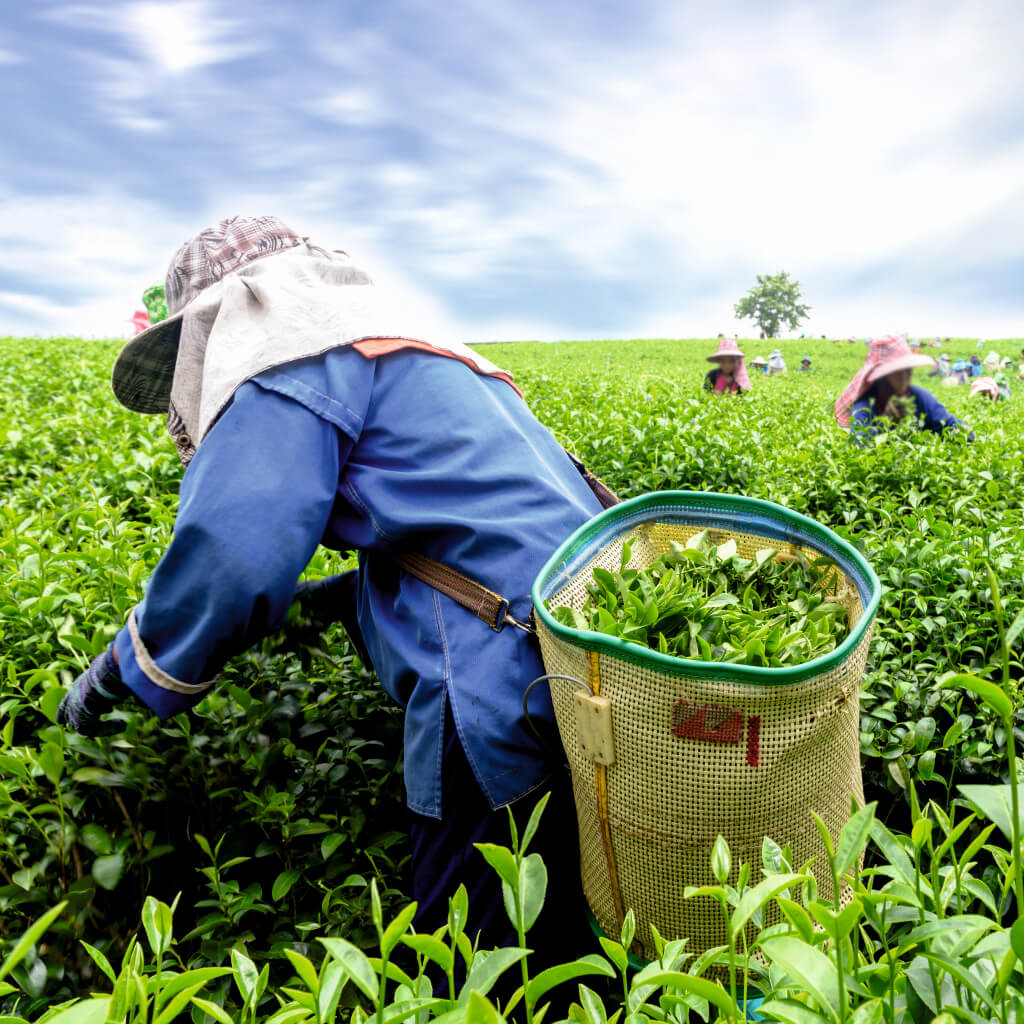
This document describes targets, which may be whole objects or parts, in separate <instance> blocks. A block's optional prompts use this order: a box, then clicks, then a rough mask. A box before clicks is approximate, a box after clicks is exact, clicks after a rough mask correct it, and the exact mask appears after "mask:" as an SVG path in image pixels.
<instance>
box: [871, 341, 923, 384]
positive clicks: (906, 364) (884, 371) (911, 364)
mask: <svg viewBox="0 0 1024 1024" xmlns="http://www.w3.org/2000/svg"><path fill="white" fill-rule="evenodd" d="M908 347H909V346H908ZM934 365H935V360H934V359H932V357H931V356H919V355H915V354H914V353H913V352H910V353H908V354H907V355H905V356H900V357H899V358H898V359H891V360H888V361H887V362H884V363H880V364H879V365H878V366H873V367H872V368H871V370H870V372H869V373H868V375H867V383H868V384H869V385H870V384H874V383H875V381H876V380H881V379H882V378H883V377H888V376H889V374H890V373H899V372H900V370H914V369H916V368H917V367H919V366H934ZM865 390H867V389H865Z"/></svg>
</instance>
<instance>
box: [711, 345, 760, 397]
mask: <svg viewBox="0 0 1024 1024" xmlns="http://www.w3.org/2000/svg"><path fill="white" fill-rule="evenodd" d="M708 362H711V363H715V364H716V365H715V368H714V369H713V370H709V371H708V373H707V375H706V376H705V377H704V390H705V391H714V392H715V393H716V394H724V393H729V394H740V393H741V392H743V391H749V390H750V376H749V375H748V373H747V367H746V365H745V363H744V362H743V353H742V352H741V351H740V347H739V345H737V344H736V339H735V338H722V339H721V340H720V341H719V342H718V351H716V352H714V353H712V354H711V355H709V356H708Z"/></svg>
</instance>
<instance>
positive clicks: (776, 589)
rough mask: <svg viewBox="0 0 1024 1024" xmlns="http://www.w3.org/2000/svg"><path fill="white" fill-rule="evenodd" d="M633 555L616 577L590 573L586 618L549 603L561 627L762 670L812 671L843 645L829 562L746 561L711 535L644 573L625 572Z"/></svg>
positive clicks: (774, 552)
mask: <svg viewBox="0 0 1024 1024" xmlns="http://www.w3.org/2000/svg"><path fill="white" fill-rule="evenodd" d="M719 536H721V535H719ZM632 548H633V545H632V542H631V541H630V540H627V541H626V542H625V543H624V544H623V547H622V552H621V555H620V560H619V570H618V572H611V571H609V570H608V569H603V568H601V567H599V566H598V567H595V568H594V570H593V580H592V582H590V583H588V584H587V598H586V600H585V601H584V603H583V606H582V608H579V609H576V608H571V607H567V606H559V607H552V606H551V604H550V602H549V603H548V610H549V611H550V612H551V615H552V616H553V617H554V619H555V621H556V622H559V623H561V624H562V625H564V626H569V627H571V628H572V629H578V630H590V631H593V632H597V633H605V634H608V635H609V636H615V637H618V638H620V639H621V640H626V641H628V642H630V643H636V644H642V645H643V646H645V647H649V648H651V649H652V650H655V651H658V652H660V653H661V654H668V655H671V656H673V657H677V658H689V659H695V660H698V661H723V662H731V663H733V664H738V665H754V666H758V667H761V668H780V667H786V666H791V665H799V664H802V663H803V662H806V661H811V660H813V659H814V658H818V657H821V656H822V655H825V654H828V653H829V652H830V651H833V650H835V648H836V646H837V645H838V644H840V643H841V642H842V641H843V639H844V638H845V637H846V635H847V632H848V625H847V620H846V609H845V608H844V606H843V605H842V604H840V603H839V602H838V601H835V600H832V599H831V597H830V595H829V592H828V587H829V585H830V583H831V582H832V581H833V580H834V579H835V574H836V572H838V570H837V569H836V567H835V563H834V562H832V561H831V560H830V559H828V558H818V559H812V560H808V559H806V558H804V557H803V556H800V555H793V554H789V553H788V552H781V553H780V552H779V551H778V549H776V548H768V547H766V548H761V549H759V550H758V551H756V552H754V557H753V558H743V557H742V556H741V555H740V553H739V549H738V546H737V544H736V541H735V540H734V539H733V538H729V539H728V540H726V541H725V542H724V543H715V541H714V540H713V539H712V537H711V535H710V533H709V531H707V530H704V531H701V532H700V533H697V534H695V535H694V536H693V537H691V538H690V539H689V540H688V541H687V543H686V544H685V545H683V544H679V543H678V542H676V541H673V542H672V543H671V547H670V548H669V550H668V551H666V552H665V553H664V554H662V555H661V556H660V557H658V558H657V559H655V560H654V561H653V562H652V563H651V564H650V565H648V566H647V567H645V568H640V569H634V568H629V567H628V566H629V562H630V559H631V557H632Z"/></svg>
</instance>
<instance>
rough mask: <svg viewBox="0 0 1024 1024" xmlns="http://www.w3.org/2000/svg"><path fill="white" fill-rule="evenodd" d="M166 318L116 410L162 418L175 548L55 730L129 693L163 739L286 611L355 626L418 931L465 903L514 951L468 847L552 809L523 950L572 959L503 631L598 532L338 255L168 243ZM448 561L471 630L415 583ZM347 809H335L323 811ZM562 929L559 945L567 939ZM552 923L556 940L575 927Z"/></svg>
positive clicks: (573, 946) (238, 227) (559, 861)
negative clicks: (382, 709)
mask: <svg viewBox="0 0 1024 1024" xmlns="http://www.w3.org/2000/svg"><path fill="white" fill-rule="evenodd" d="M166 298H167V309H168V314H169V315H168V316H167V317H166V319H163V320H161V321H160V322H158V323H156V324H154V326H152V327H150V328H149V329H147V330H145V331H143V332H142V333H140V334H139V335H138V336H137V337H135V338H134V339H132V340H131V341H129V342H128V343H127V344H126V345H125V347H124V348H123V349H122V351H121V353H120V354H119V356H118V357H117V360H116V362H115V365H114V371H113V388H114V393H115V395H116V396H117V398H118V400H119V401H120V402H121V403H122V404H123V405H125V406H127V407H128V408H129V409H132V410H135V411H137V412H140V413H152V414H160V415H163V416H166V417H167V429H168V432H169V433H170V435H171V437H172V439H173V440H174V443H175V445H176V447H177V450H178V454H179V456H180V458H181V460H182V462H184V463H185V464H186V466H187V469H186V471H185V474H184V477H183V479H182V484H181V490H180V501H179V508H178V513H177V518H176V522H175V529H174V535H173V538H172V540H171V542H170V545H169V547H168V548H167V550H166V552H165V553H164V555H163V557H162V558H161V559H160V562H159V564H158V565H157V567H156V569H155V570H154V572H153V575H152V577H151V579H150V580H149V583H148V585H147V587H146V593H145V596H144V598H143V599H142V601H141V602H140V603H139V604H138V606H137V607H136V608H134V609H133V610H132V612H131V614H130V615H129V617H128V621H127V623H126V624H125V625H124V626H123V628H121V629H120V631H119V632H118V633H117V635H116V637H115V639H114V641H113V643H112V644H111V646H110V647H109V648H108V649H107V650H106V651H104V652H103V653H102V654H101V655H100V656H99V657H98V658H97V659H96V660H95V661H94V662H93V664H92V665H90V666H89V668H88V669H87V670H86V671H85V672H84V673H82V675H81V676H79V678H78V679H77V680H76V681H75V683H74V685H73V687H72V690H71V692H70V693H69V694H68V696H67V697H66V699H65V700H64V702H63V703H62V705H61V707H60V710H59V715H58V718H59V720H60V721H61V722H62V723H64V724H66V725H68V726H70V727H72V728H76V729H79V730H80V731H82V732H84V733H88V734H91V735H101V734H108V733H111V732H113V731H115V730H116V729H119V728H123V725H124V723H123V722H122V721H119V720H117V719H114V720H111V719H105V718H103V717H102V716H103V715H104V713H105V712H107V711H108V710H110V709H113V708H117V707H125V708H127V707H129V704H128V703H127V699H128V697H129V695H131V697H132V698H133V699H134V700H137V701H138V702H141V704H142V705H144V706H145V707H147V708H148V709H149V710H151V711H153V712H155V713H156V714H157V715H158V716H159V717H160V718H167V717H168V716H171V715H175V714H178V713H180V712H181V711H185V710H187V709H189V708H191V707H193V706H194V705H195V704H196V703H197V702H198V701H199V700H201V699H202V697H203V695H204V694H205V693H206V692H207V690H208V689H209V688H210V687H211V686H213V685H215V681H216V677H217V673H218V672H219V671H220V670H221V668H222V667H223V665H224V664H225V662H226V661H227V660H228V659H229V658H230V657H231V656H233V655H234V654H237V653H239V652H241V651H243V650H245V649H246V648H247V647H249V646H251V645H253V644H254V643H256V642H258V641H259V640H260V639H261V638H262V637H264V636H266V635H267V634H268V633H270V632H272V631H274V630H276V629H277V628H278V627H279V626H280V625H281V623H282V621H283V620H284V618H285V615H286V612H287V611H288V608H289V606H290V605H291V603H292V601H293V599H294V598H295V597H296V596H297V597H298V599H299V600H300V601H301V602H303V603H304V604H306V605H307V606H308V607H310V608H311V609H312V610H313V611H314V613H315V614H317V615H320V616H324V615H326V616H327V617H331V618H337V617H340V616H342V615H343V614H344V613H345V609H348V614H349V618H348V628H349V629H350V630H351V631H352V633H353V637H354V639H356V638H357V637H358V642H360V643H361V644H362V645H363V647H362V649H363V652H364V653H365V654H366V655H367V656H368V660H369V661H370V662H371V663H372V665H373V667H374V668H375V670H376V672H377V675H378V677H379V679H380V682H381V685H382V686H383V687H384V689H385V690H386V691H387V692H388V694H390V696H391V697H393V698H394V699H395V700H396V701H397V702H398V703H399V704H400V705H402V706H403V707H404V709H405V734H404V754H405V787H406V798H407V804H408V807H409V810H410V815H409V816H410V833H411V841H412V876H413V877H412V882H411V886H412V896H413V898H414V899H416V900H417V901H418V904H419V909H418V915H417V921H416V926H417V928H418V930H421V931H431V930H433V929H434V928H436V927H437V926H439V925H440V924H442V923H443V922H444V921H445V920H446V919H447V913H448V902H447V901H448V897H449V896H450V895H451V893H452V892H453V891H454V890H455V888H456V887H457V885H458V884H459V883H460V882H461V883H464V884H465V885H466V886H467V889H468V890H469V905H470V915H471V920H470V921H469V923H468V928H467V932H468V933H469V934H473V933H475V932H476V931H477V930H480V932H481V943H482V945H483V947H484V948H487V947H490V946H495V945H512V944H515V932H514V930H513V929H512V927H511V925H510V924H509V921H508V918H507V915H506V913H505V909H504V906H503V901H502V896H501V888H500V881H499V880H498V879H497V876H496V875H495V874H494V872H493V870H492V869H491V868H490V867H489V866H488V865H487V863H486V862H485V861H484V858H483V857H482V856H480V855H479V853H478V852H477V851H476V850H475V849H474V847H473V844H474V843H475V842H495V843H501V844H507V842H508V819H507V813H506V811H505V810H504V808H505V807H506V806H510V807H512V808H513V810H514V811H515V813H516V815H517V817H521V818H522V821H523V823H525V821H526V816H528V815H529V813H530V811H531V809H532V808H533V806H534V805H535V804H536V802H537V800H538V799H539V798H540V796H541V795H542V794H543V793H544V792H545V791H546V790H548V789H550V790H551V791H552V794H553V795H552V797H551V802H550V804H549V806H548V810H547V812H546V815H545V821H544V822H542V824H541V828H540V831H539V833H538V835H537V836H536V837H535V839H534V842H533V844H532V846H531V850H535V851H536V852H539V853H541V854H542V856H543V858H544V860H545V863H546V865H547V870H548V876H549V881H548V898H547V902H546V904H545V909H544V914H543V916H542V918H541V920H540V921H539V922H538V924H537V925H536V927H535V929H534V931H533V932H532V933H531V939H534V940H536V942H537V943H538V945H537V946H536V947H535V948H536V949H537V958H538V961H540V962H542V963H543V962H547V963H552V962H562V961H563V960H564V959H566V958H571V957H572V956H573V955H575V953H576V952H577V951H578V950H579V949H580V948H581V945H580V944H581V943H583V942H584V941H585V940H586V938H587V936H586V928H585V923H584V920H583V918H584V915H583V912H582V907H583V898H582V894H581V892H580V882H579V854H578V849H577V846H576V839H575V831H574V830H573V829H571V828H570V829H566V828H564V827H560V825H562V824H563V823H564V822H566V821H571V820H572V813H573V812H572V797H571V789H570V785H569V779H568V775H567V772H566V767H565V763H564V760H563V759H561V758H559V759H556V760H552V759H551V757H550V755H549V750H550V747H551V746H554V747H555V748H557V740H556V739H555V736H556V727H555V722H554V712H553V708H552V705H551V700H550V696H549V695H548V693H547V692H546V691H544V692H542V691H541V690H540V689H538V690H537V691H536V692H534V693H533V694H532V695H531V698H530V703H529V707H528V709H527V710H528V713H529V716H530V717H531V718H532V720H533V721H534V722H535V723H539V726H540V731H541V733H542V737H543V738H545V739H548V740H550V741H553V742H551V743H549V744H548V745H547V746H546V745H545V744H544V743H543V742H541V740H539V739H538V737H537V736H536V735H535V734H534V733H533V732H532V731H531V730H530V728H529V727H528V725H527V720H526V714H525V713H524V709H523V707H522V694H523V690H524V689H525V687H526V686H527V684H528V683H529V682H530V680H532V679H534V678H535V677H537V676H538V675H540V674H541V673H542V672H543V665H542V663H541V658H540V652H539V650H538V648H537V645H536V639H535V638H534V637H533V636H532V635H529V634H528V633H526V632H524V631H523V630H522V629H520V628H516V627H517V625H520V624H521V623H522V622H524V621H525V620H526V619H527V618H528V617H529V614H530V608H531V600H530V586H531V584H532V581H533V578H534V576H535V575H536V573H537V571H538V570H539V569H540V567H541V565H542V564H543V562H544V560H545V559H546V558H547V557H548V556H549V555H550V553H551V551H552V550H554V548H555V547H556V546H557V545H558V544H559V543H560V542H561V541H562V540H563V539H564V538H565V537H566V536H567V535H568V534H570V533H572V532H573V531H574V530H575V529H576V528H577V527H578V526H579V525H580V524H581V523H583V522H585V521H587V520H588V519H590V518H591V517H592V516H593V515H594V514H595V513H596V512H598V511H599V510H600V509H601V507H602V506H601V503H600V501H599V500H598V498H597V497H596V496H595V493H594V491H593V490H592V488H591V485H590V484H588V482H587V480H586V479H585V477H584V476H583V475H582V474H581V472H580V470H579V469H578V468H577V467H576V466H575V465H574V464H573V462H572V460H571V459H570V457H569V456H568V455H567V454H566V452H565V451H564V450H563V449H562V447H561V446H560V445H559V444H558V442H557V441H556V440H555V439H554V438H553V437H552V436H551V434H550V433H549V432H548V431H547V430H546V429H545V428H544V427H543V426H542V425H541V424H540V423H539V422H538V420H537V419H536V418H535V417H534V416H533V414H532V413H531V412H530V410H529V409H528V407H527V406H526V403H525V402H524V401H523V399H522V396H521V394H520V393H519V391H518V389H517V388H516V386H515V384H514V382H513V381H512V378H511V377H510V376H509V375H508V374H507V373H505V372H504V371H503V370H501V369H499V368H498V367H497V366H494V365H493V364H492V363H490V362H488V361H487V360H486V359H484V358H482V357H481V356H479V355H478V354H477V353H475V352H474V351H472V350H471V349H469V348H467V347H466V346H464V345H461V344H455V343H452V344H448V343H444V342H440V341H427V340H423V339H421V338H419V337H418V335H417V333H416V330H415V325H413V326H412V327H410V326H409V325H406V324H404V323H403V322H402V321H401V318H400V316H399V312H400V308H401V307H400V306H399V305H398V304H396V303H392V302H389V301H388V299H387V297H386V296H380V295H378V293H377V289H376V288H375V287H374V286H373V285H372V283H371V281H370V278H369V277H368V276H367V275H366V274H365V273H364V272H363V271H362V270H361V269H359V268H358V267H356V266H354V265H353V264H352V263H351V262H350V261H349V259H348V257H347V256H346V255H345V254H344V253H341V252H340V251H337V250H328V249H325V248H323V247H321V246H319V245H316V244H314V243H313V242H311V241H310V240H309V239H307V238H305V237H303V236H301V235H299V234H297V233H296V232H295V231H293V230H291V228H289V227H288V226H287V225H285V224H283V223H282V222H281V221H280V220H278V219H277V218H274V217H255V218H243V217H232V218H228V219H226V220H223V221H221V222H219V223H218V224H217V225H215V226H214V227H212V228H209V229H207V230H205V231H203V232H201V233H200V234H198V235H197V236H196V237H195V238H193V239H191V240H190V241H188V242H186V243H185V244H184V245H183V246H182V247H181V248H180V249H179V250H178V252H177V254H176V255H175V257H174V259H173V260H172V262H171V265H170V269H169V271H168V274H167V283H166ZM319 544H323V545H325V546H327V547H328V548H333V549H336V550H340V551H349V550H356V551H357V552H358V556H359V558H358V562H359V567H358V570H357V571H356V572H355V573H353V574H351V575H345V576H342V577H340V578H336V579H334V580H332V581H331V582H330V583H323V584H319V585H311V586H307V587H301V588H300V589H299V591H298V592H297V591H296V581H297V580H298V579H299V576H300V574H301V573H302V572H303V570H304V569H305V568H306V566H307V564H308V563H309V561H310V558H311V557H312V555H313V553H314V551H315V550H316V548H317V545H319ZM424 556H425V557H427V558H429V559H433V560H436V562H434V563H432V564H440V563H443V565H444V566H446V567H448V569H449V570H450V571H452V572H454V573H455V574H461V575H462V576H463V577H468V578H470V579H473V580H477V581H479V582H480V583H482V584H483V585H485V586H487V587H489V588H490V589H491V590H492V591H494V592H495V593H501V594H505V595H507V596H508V598H509V600H508V601H507V602H505V604H504V605H501V606H499V607H498V608H497V611H496V615H495V618H494V619H493V621H491V622H490V623H485V622H484V621H482V620H481V619H480V618H478V617H477V616H476V614H474V612H472V611H470V610H468V609H467V608H466V607H464V606H463V605H462V604H460V603H459V602H458V601H456V600H452V599H450V597H449V596H448V594H447V592H446V591H443V590H439V589H437V588H436V587H435V586H434V585H432V584H431V583H429V582H425V580H424V578H423V576H422V573H421V574H417V573H416V572H414V571H413V570H414V569H415V568H416V559H418V558H423V557H424ZM339 800H341V801H344V795H343V794H342V795H340V796H339ZM573 921H578V922H579V923H580V927H579V929H578V930H577V932H576V933H574V931H573V928H572V922H573ZM567 922H568V924H567Z"/></svg>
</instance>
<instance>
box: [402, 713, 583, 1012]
mask: <svg viewBox="0 0 1024 1024" xmlns="http://www.w3.org/2000/svg"><path fill="white" fill-rule="evenodd" d="M549 789H550V791H551V798H550V800H549V801H548V804H547V807H546V808H545V809H544V814H543V817H542V818H541V822H540V828H539V829H538V831H537V834H536V835H535V836H534V838H533V840H532V841H531V843H530V846H529V848H528V850H527V852H528V853H539V854H540V855H541V856H542V857H543V858H544V864H545V865H546V867H547V872H548V884H547V894H546V897H545V900H544V909H543V910H542V911H541V915H540V917H539V918H538V919H537V923H536V924H535V925H534V926H533V928H531V929H530V931H529V932H528V933H527V936H526V945H527V947H528V948H529V949H532V950H533V951H534V952H533V953H532V954H531V955H530V959H529V965H530V976H531V977H536V976H537V975H538V974H539V973H540V972H541V971H542V970H543V969H545V968H546V967H551V966H553V965H555V964H561V963H566V962H568V961H571V960H574V959H575V958H577V957H579V956H582V955H584V954H585V953H591V952H595V951H598V952H599V948H598V946H597V941H596V939H595V938H594V935H593V932H592V931H591V930H590V927H589V925H588V924H587V920H586V902H585V899H584V896H583V886H582V884H581V882H580V857H579V840H578V837H577V831H576V810H575V806H574V804H573V798H572V783H571V780H570V777H569V769H568V767H567V766H565V765H564V764H559V765H558V768H557V770H556V771H555V772H554V774H553V775H552V777H551V779H550V780H549V783H546V784H545V785H544V786H543V787H541V788H540V789H538V790H536V791H534V792H533V793H529V794H528V795H527V796H525V797H523V798H522V799H520V800H517V801H516V802H515V803H514V804H513V805H512V812H513V814H514V815H515V819H516V824H517V828H518V830H519V834H520V836H521V835H522V833H523V829H524V828H525V827H526V823H527V822H528V821H529V819H530V813H531V811H532V810H533V809H534V807H535V806H536V804H537V802H538V800H540V798H541V797H542V796H543V795H544V793H546V792H548V790H549ZM442 811H443V817H442V818H441V819H440V820H438V819H435V818H427V817H424V816H423V815H419V814H413V815H412V818H413V822H412V826H411V829H410V838H411V840H412V872H413V877H412V890H413V893H412V894H413V899H415V900H416V901H417V903H418V904H419V906H418V910H417V916H416V922H415V924H416V930H417V931H421V932H431V931H434V930H435V929H436V928H439V927H440V926H441V925H443V924H445V923H446V922H447V920H448V900H449V897H450V896H451V895H452V893H454V892H455V890H456V888H458V886H459V884H460V883H462V884H463V885H465V886H466V889H467V891H468V893H469V920H468V924H467V927H466V933H467V935H468V936H469V938H470V939H471V940H473V939H474V938H475V936H476V934H477V933H478V932H479V935H480V941H479V947H480V948H481V949H490V948H496V947H499V946H515V945H518V938H517V936H516V932H515V928H514V927H513V926H512V923H511V921H509V919H508V915H507V913H506V912H505V904H504V901H503V900H502V895H501V879H500V878H499V877H498V875H497V874H496V872H495V871H494V869H493V868H491V866H490V865H489V864H488V863H487V861H485V860H484V858H483V855H482V854H481V853H480V852H479V851H478V850H476V849H474V847H473V844H474V843H498V844H500V845H502V846H508V847H510V846H511V835H510V832H509V822H508V810H507V809H505V808H502V809H501V810H498V811H494V810H491V808H490V806H489V805H488V803H487V801H486V799H485V798H484V796H483V794H482V793H481V792H480V787H479V786H478V785H477V782H476V779H475V778H474V776H473V771H472V769H471V768H470V765H469V761H468V760H467V759H466V755H465V752H464V751H463V749H462V744H461V743H460V742H459V738H458V734H457V733H456V731H455V726H454V722H453V720H452V718H451V712H450V711H449V712H448V714H447V716H446V720H445V746H444V759H443V766H442ZM458 963H459V964H460V966H461V959H459V960H458ZM506 977H509V978H510V979H511V978H512V977H514V980H515V984H513V985H511V987H510V988H506V987H505V986H503V991H500V992H498V993H496V994H497V995H499V997H501V996H502V995H505V997H506V998H507V995H508V994H511V991H513V990H514V989H515V987H516V986H517V985H518V984H519V983H520V981H521V978H520V973H519V971H518V970H517V969H515V968H513V969H512V970H511V971H509V972H508V975H507V976H506ZM457 981H461V978H459V977H458V976H457ZM436 991H438V994H441V995H447V992H446V991H444V990H436Z"/></svg>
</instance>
